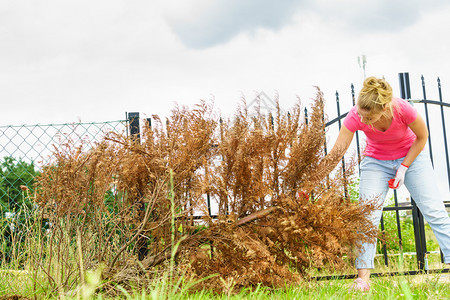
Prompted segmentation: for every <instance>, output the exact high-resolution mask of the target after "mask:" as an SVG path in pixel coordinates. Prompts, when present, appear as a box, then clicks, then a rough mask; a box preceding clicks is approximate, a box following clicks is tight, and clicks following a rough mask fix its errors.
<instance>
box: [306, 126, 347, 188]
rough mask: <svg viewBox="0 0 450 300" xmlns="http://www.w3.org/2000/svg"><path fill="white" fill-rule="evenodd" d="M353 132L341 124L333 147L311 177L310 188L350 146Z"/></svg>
mask: <svg viewBox="0 0 450 300" xmlns="http://www.w3.org/2000/svg"><path fill="white" fill-rule="evenodd" d="M354 134H355V133H354V132H351V131H350V130H348V128H347V127H345V125H342V127H341V130H340V131H339V135H338V137H337V139H336V142H335V143H334V146H333V148H332V149H331V151H330V152H329V153H328V154H327V156H326V157H325V158H324V159H323V160H322V161H321V162H320V164H319V166H318V167H317V173H316V174H317V175H316V176H314V178H311V185H312V188H313V187H314V186H316V185H317V184H319V182H320V181H321V180H322V179H323V178H325V177H326V176H327V175H328V174H330V172H331V171H333V169H334V168H335V167H336V165H337V164H338V163H339V161H340V160H341V159H342V157H343V156H344V154H345V152H346V151H347V149H348V147H349V146H350V144H351V142H352V139H353V136H354Z"/></svg>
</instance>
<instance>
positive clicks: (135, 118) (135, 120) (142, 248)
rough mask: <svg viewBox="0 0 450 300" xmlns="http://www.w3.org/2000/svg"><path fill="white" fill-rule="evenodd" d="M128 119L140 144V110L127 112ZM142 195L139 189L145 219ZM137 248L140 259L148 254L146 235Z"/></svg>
mask: <svg viewBox="0 0 450 300" xmlns="http://www.w3.org/2000/svg"><path fill="white" fill-rule="evenodd" d="M127 120H128V126H129V132H130V137H131V139H132V140H134V141H135V142H136V143H138V144H140V143H141V134H140V132H141V131H140V124H139V113H138V112H130V113H127ZM142 195H143V192H142V191H139V199H136V202H137V209H138V210H139V219H140V220H143V219H144V215H145V203H144V202H143V201H142ZM136 249H137V251H138V259H139V260H143V259H144V257H145V256H146V255H147V254H148V248H147V240H146V238H145V237H142V236H141V237H139V238H138V240H137V242H136Z"/></svg>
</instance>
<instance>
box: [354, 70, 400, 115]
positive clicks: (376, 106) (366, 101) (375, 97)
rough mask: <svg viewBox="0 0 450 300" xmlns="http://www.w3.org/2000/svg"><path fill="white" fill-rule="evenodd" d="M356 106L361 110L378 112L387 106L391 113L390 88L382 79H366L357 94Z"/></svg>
mask: <svg viewBox="0 0 450 300" xmlns="http://www.w3.org/2000/svg"><path fill="white" fill-rule="evenodd" d="M358 106H359V108H361V109H364V110H367V111H371V112H379V111H382V110H383V109H384V108H385V107H386V106H388V108H389V110H390V112H391V113H392V87H391V85H390V84H389V83H388V82H387V81H386V80H384V79H381V78H376V77H373V76H371V77H367V78H366V80H364V83H363V87H362V89H361V91H360V92H359V96H358Z"/></svg>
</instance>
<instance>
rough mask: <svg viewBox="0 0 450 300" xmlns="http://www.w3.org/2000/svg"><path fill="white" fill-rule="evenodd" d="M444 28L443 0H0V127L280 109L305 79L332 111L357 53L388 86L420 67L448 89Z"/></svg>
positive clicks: (356, 72)
mask: <svg viewBox="0 0 450 300" xmlns="http://www.w3.org/2000/svg"><path fill="white" fill-rule="evenodd" d="M449 37H450V2H449V1H446V0H428V1H419V0H399V1H391V0H381V1H365V0H339V1H338V0H335V1H331V0H320V1H312V0H299V1H295V0H285V1H268V0H179V1H173V0H172V1H171V0H164V1H158V0H152V1H142V0H133V1H118V0H96V1H93V0H89V1H87V0H81V1H80V0H77V1H65V0H47V1H32V0H28V1H24V0H14V1H6V0H0V42H1V44H0V99H1V103H2V105H1V110H0V124H1V125H6V124H23V123H27V124H33V123H43V124H45V123H58V122H76V121H78V120H81V121H82V122H91V121H105V120H117V119H123V118H124V116H125V112H126V111H128V112H130V111H138V112H141V114H148V115H150V114H158V115H160V116H166V115H168V114H169V111H170V109H172V108H173V107H174V104H175V103H178V104H180V105H192V104H195V103H198V102H199V101H200V99H204V100H211V99H214V103H215V107H216V108H217V109H218V110H220V111H221V112H222V113H223V114H230V113H233V111H234V110H235V108H236V107H237V105H238V103H239V102H240V100H241V98H242V97H245V98H246V99H247V101H248V102H251V101H252V100H253V99H254V98H255V96H256V94H257V93H259V92H261V91H264V92H265V93H266V94H267V95H268V96H269V97H271V98H273V97H275V95H277V94H278V95H279V98H280V102H281V104H282V106H285V107H287V108H288V107H291V106H292V104H293V103H294V102H295V101H296V97H297V96H299V97H300V98H301V99H302V100H303V102H304V103H305V105H307V103H308V101H309V99H310V98H311V97H313V96H314V93H315V92H314V88H313V86H319V87H320V88H321V89H322V90H323V91H324V92H325V96H326V99H327V103H330V104H329V107H331V110H332V111H333V110H334V107H335V104H334V93H335V91H336V90H338V91H339V92H340V93H341V98H342V101H343V102H344V103H346V101H350V100H349V99H350V98H349V97H350V96H349V86H350V84H351V83H354V84H355V85H356V87H357V88H359V87H360V84H361V80H362V71H361V69H360V66H359V65H358V60H357V58H358V56H360V55H366V56H367V64H366V74H367V75H375V76H385V77H386V79H388V80H390V81H391V83H392V85H393V87H394V89H395V90H396V91H398V73H399V72H410V77H411V83H412V85H413V89H414V88H417V89H419V90H418V91H419V92H418V93H416V94H414V93H413V97H414V96H416V97H421V92H420V88H421V87H420V75H421V74H423V75H424V76H425V78H426V80H427V83H429V85H430V87H429V89H430V90H431V86H432V85H433V86H434V85H435V81H436V78H437V77H438V76H440V78H441V81H442V84H443V87H444V91H445V92H444V97H448V96H449V95H450V92H449V90H450V60H449V59H448V55H449V53H450V47H449V44H450V38H449ZM429 93H430V94H431V95H430V97H433V96H434V95H433V94H432V91H430V92H429ZM346 97H347V98H346ZM348 103H350V102H348ZM343 105H344V106H345V104H343ZM349 105H350V104H349ZM344 108H345V107H344Z"/></svg>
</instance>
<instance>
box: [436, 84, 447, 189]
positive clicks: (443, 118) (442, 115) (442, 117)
mask: <svg viewBox="0 0 450 300" xmlns="http://www.w3.org/2000/svg"><path fill="white" fill-rule="evenodd" d="M437 82H438V90H439V102H441V105H440V106H441V120H442V133H443V135H444V148H445V161H446V162H447V179H448V187H449V189H450V162H449V158H448V145H447V131H446V127H445V117H444V106H443V105H442V103H443V101H442V89H441V79H440V78H439V77H438V79H437Z"/></svg>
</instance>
